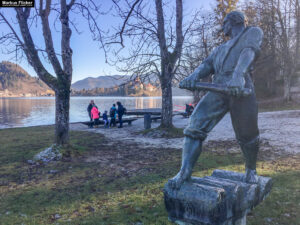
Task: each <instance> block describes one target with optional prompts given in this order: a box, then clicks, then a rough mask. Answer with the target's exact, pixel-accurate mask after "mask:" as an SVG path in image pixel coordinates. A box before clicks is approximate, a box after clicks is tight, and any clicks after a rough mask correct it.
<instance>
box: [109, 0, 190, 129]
mask: <svg viewBox="0 0 300 225" xmlns="http://www.w3.org/2000/svg"><path fill="white" fill-rule="evenodd" d="M114 2H115V5H116V11H117V12H118V16H119V17H120V18H121V19H122V20H123V23H122V25H121V26H120V27H119V28H118V29H117V32H116V34H115V36H114V37H113V38H112V39H113V40H114V41H112V42H111V43H120V44H121V45H122V46H124V45H125V44H124V42H125V41H124V40H128V39H129V40H131V45H132V49H129V50H128V51H129V53H128V55H126V54H125V56H124V55H122V54H120V52H121V53H122V51H121V50H122V49H121V50H119V51H116V55H115V57H116V60H115V61H114V65H116V64H119V65H120V64H121V66H119V67H118V68H117V69H118V70H119V71H121V72H126V73H127V74H134V75H139V76H140V77H141V79H142V80H146V79H150V78H149V77H151V76H152V77H153V75H156V76H157V77H158V79H159V82H160V87H161V89H162V120H161V127H172V126H173V124H172V113H173V112H172V111H173V105H172V82H173V80H174V78H175V75H176V74H177V72H178V67H179V64H180V59H181V56H182V48H183V44H184V37H185V35H186V34H187V33H188V31H189V30H190V29H191V24H192V23H193V21H194V17H192V18H190V20H191V22H190V23H189V25H187V26H185V25H183V3H182V0H176V1H175V2H174V3H175V5H171V4H168V3H166V2H164V1H163V0H155V1H154V2H153V3H152V2H149V1H143V0H135V1H130V0H124V1H116V0H114ZM123 37H126V38H123Z"/></svg>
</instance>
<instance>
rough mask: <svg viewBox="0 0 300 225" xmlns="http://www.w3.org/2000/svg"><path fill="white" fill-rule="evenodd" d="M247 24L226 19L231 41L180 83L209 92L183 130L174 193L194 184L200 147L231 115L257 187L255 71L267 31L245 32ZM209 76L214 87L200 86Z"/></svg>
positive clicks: (239, 16) (233, 16) (237, 15)
mask: <svg viewBox="0 0 300 225" xmlns="http://www.w3.org/2000/svg"><path fill="white" fill-rule="evenodd" d="M244 21H245V18H244V14H243V13H241V12H238V11H232V12H230V13H229V14H227V16H226V17H225V19H224V23H223V27H222V28H223V32H224V34H225V35H226V36H229V37H230V40H228V41H227V42H225V43H224V44H222V45H220V46H219V47H217V48H215V49H214V50H213V51H212V53H211V54H210V55H209V56H208V57H207V58H206V59H205V60H204V61H203V62H202V63H201V65H200V66H199V67H198V68H197V69H196V70H195V71H194V72H193V73H192V74H191V75H190V76H188V77H187V78H185V79H184V80H183V81H181V82H180V85H179V86H180V87H181V88H185V89H190V90H193V89H205V90H209V91H208V93H207V94H206V95H205V96H204V97H203V98H202V99H201V101H200V102H199V103H198V105H197V107H196V108H195V109H194V111H193V114H192V115H191V117H190V120H189V124H188V126H187V127H186V128H185V130H184V135H185V138H184V144H183V152H182V165H181V169H180V171H179V173H178V174H177V175H176V176H175V177H174V178H172V179H170V180H169V184H170V185H171V187H172V188H176V189H178V188H180V187H181V185H182V184H183V182H185V181H188V180H189V179H190V177H191V174H192V169H193V167H194V165H195V163H196V161H197V159H198V158H199V155H200V153H201V151H202V142H203V141H204V140H205V138H206V136H207V134H208V133H209V132H210V131H211V130H212V129H213V128H214V126H215V125H216V124H217V123H218V122H219V121H220V120H221V119H222V118H223V116H224V115H225V114H226V113H227V112H230V115H231V120H232V125H233V128H234V131H235V134H236V138H237V140H238V142H239V144H240V146H241V149H242V152H243V155H244V158H245V161H246V166H245V169H246V172H245V181H246V182H248V183H256V182H257V175H256V159H257V153H258V149H259V131H258V126H257V114H258V111H257V103H256V97H255V93H254V86H253V82H252V79H251V71H252V64H253V62H254V60H255V59H256V57H257V56H258V55H259V52H260V46H261V42H262V38H263V32H262V30H261V29H260V28H258V27H245V22H244ZM211 74H213V82H212V84H207V83H206V84H205V83H204V84H203V83H199V82H198V81H199V79H201V78H204V77H207V76H209V75H211ZM208 86H209V87H208Z"/></svg>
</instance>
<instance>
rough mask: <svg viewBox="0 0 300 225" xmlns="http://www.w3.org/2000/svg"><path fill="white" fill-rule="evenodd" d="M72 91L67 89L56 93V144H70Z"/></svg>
mask: <svg viewBox="0 0 300 225" xmlns="http://www.w3.org/2000/svg"><path fill="white" fill-rule="evenodd" d="M69 111H70V89H68V88H67V87H66V88H64V89H60V90H58V91H56V92H55V143H56V144H58V145H64V144H67V143H68V142H69Z"/></svg>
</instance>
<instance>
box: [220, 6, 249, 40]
mask: <svg viewBox="0 0 300 225" xmlns="http://www.w3.org/2000/svg"><path fill="white" fill-rule="evenodd" d="M234 26H245V16H244V13H242V12H239V11H231V12H230V13H228V14H227V15H226V16H225V18H224V21H223V27H222V29H223V32H224V34H225V35H226V36H229V35H230V33H231V30H232V27H234Z"/></svg>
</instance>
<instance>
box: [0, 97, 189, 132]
mask: <svg viewBox="0 0 300 225" xmlns="http://www.w3.org/2000/svg"><path fill="white" fill-rule="evenodd" d="M91 99H93V100H94V101H95V103H96V105H97V106H98V108H99V110H100V111H101V113H103V112H104V110H108V111H109V109H110V107H111V106H112V104H113V103H116V101H120V102H122V104H123V105H124V106H125V107H126V108H127V109H143V108H160V107H161V97H71V107H70V122H79V121H86V120H88V119H89V118H88V114H87V111H86V108H87V106H88V104H89V102H90V100H91ZM191 102H192V97H190V96H183V97H182V96H180V97H173V106H174V107H173V108H174V110H180V109H181V110H182V108H181V107H184V106H185V104H186V103H191ZM54 120H55V101H54V97H35V98H0V128H9V127H28V126H37V125H48V124H54Z"/></svg>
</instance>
